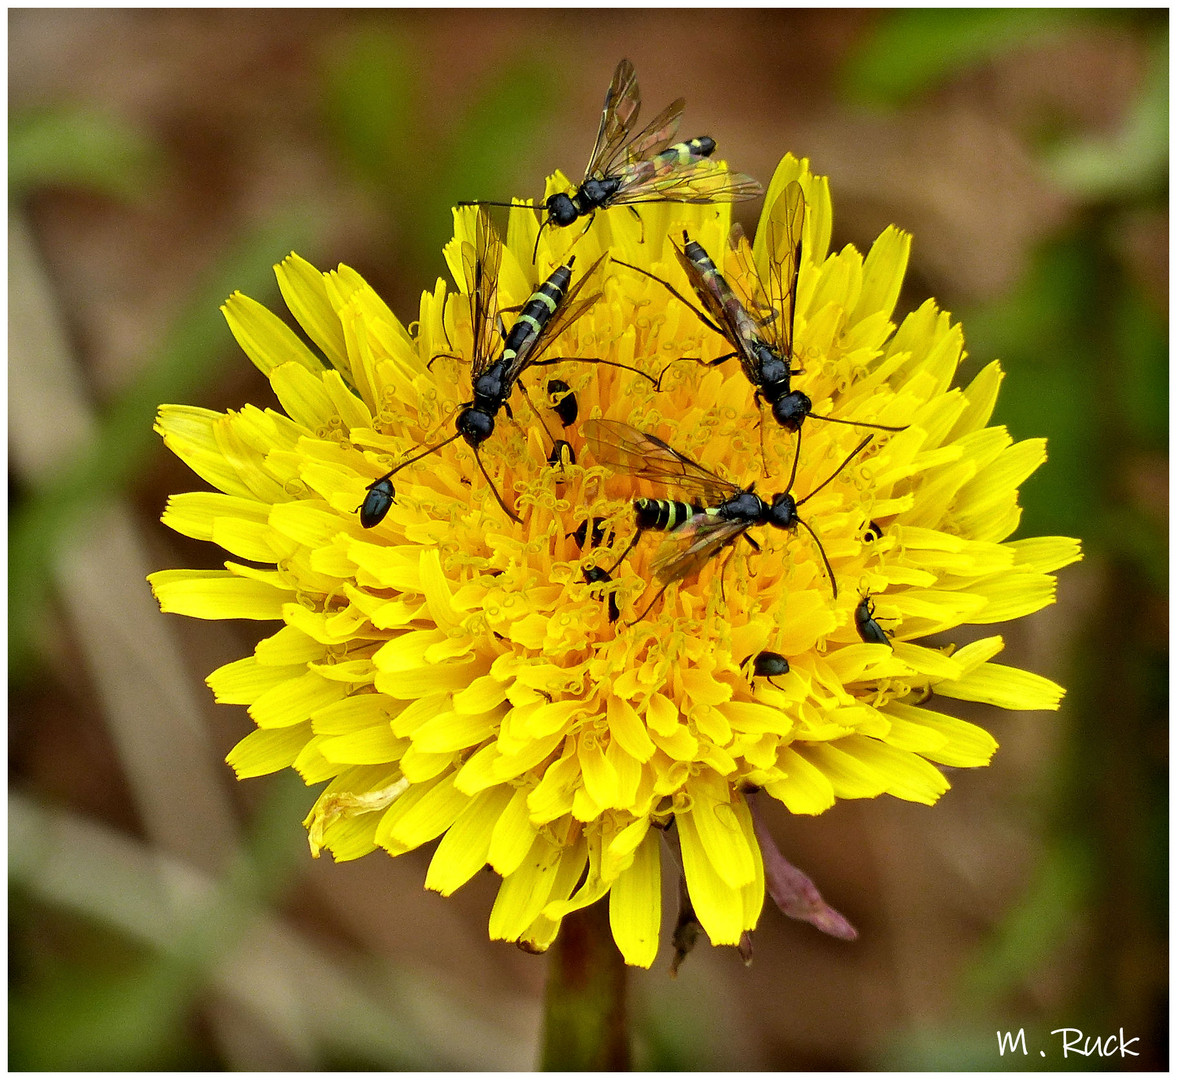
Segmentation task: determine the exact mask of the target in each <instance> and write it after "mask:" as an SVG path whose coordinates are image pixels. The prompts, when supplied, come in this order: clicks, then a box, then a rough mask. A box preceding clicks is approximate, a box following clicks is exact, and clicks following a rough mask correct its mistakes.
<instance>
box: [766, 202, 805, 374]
mask: <svg viewBox="0 0 1177 1080" xmlns="http://www.w3.org/2000/svg"><path fill="white" fill-rule="evenodd" d="M804 229H805V192H804V191H802V189H801V185H800V184H799V183H798V182H797V181H796V180H794V181H793V182H792V183H790V184H788V185H786V187H785V189H784V191H782V192H781V193H780V195H778V196H777V201H776V202H775V203H774V204H773V207H772V211H771V212H770V213H769V216H768V244H767V256H768V278H769V296H770V299H771V300H772V305H773V307H774V308H775V309H776V310H777V312H778V314H779V316H780V317H779V319H778V322H777V340H776V342H775V344H776V345H777V346H778V347H779V349H780V353H781V355H782V356H784V357H786V358H787V359H791V358H792V356H793V317H794V314H795V313H796V308H797V275H798V274H799V273H800V272H801V243H802V233H803V232H804Z"/></svg>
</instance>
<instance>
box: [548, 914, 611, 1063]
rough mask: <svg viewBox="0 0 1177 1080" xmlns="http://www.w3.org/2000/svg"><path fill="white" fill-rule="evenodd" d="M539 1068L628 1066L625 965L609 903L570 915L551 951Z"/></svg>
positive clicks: (565, 920)
mask: <svg viewBox="0 0 1177 1080" xmlns="http://www.w3.org/2000/svg"><path fill="white" fill-rule="evenodd" d="M550 956H551V960H550V964H551V967H550V968H549V969H548V987H547V993H546V999H545V1002H544V1038H543V1052H542V1055H541V1061H540V1068H541V1069H543V1070H545V1071H547V1072H562V1071H569V1072H577V1071H584V1070H595V1071H600V1070H608V1071H611V1072H617V1071H624V1070H626V1069H628V1068H629V1031H628V1027H627V1024H626V1010H625V961H624V960H623V959H622V957H621V953H620V952H619V951H618V949H617V946H616V945H614V944H613V933H612V931H611V930H610V928H609V904H608V900H601V901H598V902H597V903H595V904H592V905H591V906H589V907H587V908H584V909H582V910H580V911H574V912H572V913H571V914H570V915H568V916H567V917H566V918H565V919H564V922H563V924H562V925H561V927H560V933H559V935H558V936H557V938H556V941H555V944H554V945H553V946H552V949H551V953H550Z"/></svg>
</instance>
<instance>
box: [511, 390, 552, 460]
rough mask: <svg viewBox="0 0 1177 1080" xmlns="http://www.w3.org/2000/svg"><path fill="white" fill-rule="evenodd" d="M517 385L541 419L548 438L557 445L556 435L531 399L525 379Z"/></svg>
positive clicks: (541, 425) (532, 409)
mask: <svg viewBox="0 0 1177 1080" xmlns="http://www.w3.org/2000/svg"><path fill="white" fill-rule="evenodd" d="M517 385H518V387H519V389H520V390H522V391H523V398H524V400H525V401H526V402H527V404H528V405H530V406H531V411H532V412H533V413H535V416H536V419H537V420H539V423H540V427H542V428H543V429H544V432H545V433H546V434H547V436H548V438H549V439H550V440H551V442H552V446H555V445H556V436H555V435H553V434H552V432H551V430H550V429H549V428H548V424H547V421H546V420H544V418H543V415H542V414H541V413H540V411H539V409H537V408H536V407H535V402H534V401H532V400H531V394H529V393H528V392H527V387H526V386H524V385H523V380H522V379H520V380H519V382H518V384H517ZM504 404H506V403H505V402H504ZM512 419H514V417H512Z"/></svg>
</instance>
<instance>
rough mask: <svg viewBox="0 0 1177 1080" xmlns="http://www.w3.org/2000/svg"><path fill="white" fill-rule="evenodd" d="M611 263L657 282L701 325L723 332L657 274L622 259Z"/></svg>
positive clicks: (705, 314) (718, 332) (733, 354)
mask: <svg viewBox="0 0 1177 1080" xmlns="http://www.w3.org/2000/svg"><path fill="white" fill-rule="evenodd" d="M613 262H614V263H616V264H617V265H618V266H625V267H628V268H629V269H630V270H636V271H637V272H638V273H639V274H644V275H645V276H646V277H648V278H649V279H650V280H651V281H656V282H658V284H659V285H661V286H662V288H664V289H665V290H666V291H667V292H668V293H670V295H671V296H673V297H674V298H675V299H676V300H679V301H681V302H682V303H684V304H686V306H687V307H689V308H690V309H691V310H692V311H693V312H694V313H695V314H696V315H697V316H698V318H699V321H700V322H701V323H703V325H704V326H706V327H708V328H710V329H712V330H714V331H715V332H716V333H717V334H722V333H723V331H722V330H721V329H720V328H719V327H718V326H716V325H715V323H713V322H712V321H711V318H710V316H708V314H707V313H706V312H705V311H704V310H703V309H702V308H700V307H696V306H695V305H694V304H692V303H691V301H690V300H688V299H687V298H686V297H685V296H683V294H682V293H680V292H679V291H678V289H676V288H675V287H674V286H673V285H671V284H670V282H669V281H664V280H663V279H662V278H660V277H659V276H658V275H657V274H651V273H650V271H649V270H643V269H642V268H641V267H640V266H634V265H633V264H632V263H627V262H625V261H624V260H622V259H616V258H615V259H614V260H613ZM731 355H732V356H735V355H736V354H735V353H732V354H731Z"/></svg>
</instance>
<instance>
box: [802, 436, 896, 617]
mask: <svg viewBox="0 0 1177 1080" xmlns="http://www.w3.org/2000/svg"><path fill="white" fill-rule="evenodd" d="M873 438H874V436H873V435H868V436H867V437H866V438H865V439H863V440H862V442H860V443H859V444H858V445H857V446H856V447H855V448H854V449H853V450H851V451H850V454H849V456H848V457H847V458H846V460H845V461H843V462H842V464H841V465H839V466H838V467H837V468H836V469H835V470H834V471H833V472H832V473H830V475H829V476H827V477H826V478H825V479H824V480H823V481H822V482H821V483H820V484H818V485H817V487H815V488H814V489H813V490H812V491H811V492H810V493H809V494H808V495H806V496H805V498H804V499H798V500H797V501H796V502H795V503H794V506H800V505H801V504H802V503H805V502H808V501H809V500H810V499H812V498H813V496H814V495H816V494H817V493H818V492H819V491H821V489H822V488H823V487H825V486H826V484H828V483H829V482H830V481H831V480H833V479H834V478H835V477H836V476H837V475H838V474H839V473H840V472H841V471H842V470H843V469H844V468H846V466H847V465H849V464H850V462H852V461H853V460H854V459H855V458H856V457H858V455H859V454H861V453H862V451H863V450H865V449H866V448H867V446H869V445H870V442H871V440H872V439H873ZM797 451H798V454H800V451H801V431H800V429H798V431H797ZM796 476H797V458H796V457H794V458H793V475H792V476H790V477H789V487H788V488H786V489H785V490H786V491H788V490H789V489H790V488H792V486H793V480H794V479H795V478H796ZM797 524H798V525H804V526H805V531H806V532H807V533H809V535H810V536H812V537H813V542H814V543H815V544H816V545H817V550H818V551H819V552H820V553H821V561H822V562H823V563H825V566H826V573H827V574H829V576H830V587H831V588H832V589H833V591H834V599H835V600H837V599H838V579H837V578H836V577H834V568H833V567H832V566H830V560H829V557H828V556H827V555H826V549H825V547H824V546H823V545H822V542H821V541H820V540H819V539H818V537H817V533H815V532H814V531H813V529H812V528H811V527H810V526H809V524H808V523H807V522H805V521H802V519H801V518H800V517H798V518H797Z"/></svg>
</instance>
